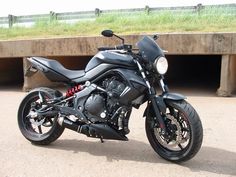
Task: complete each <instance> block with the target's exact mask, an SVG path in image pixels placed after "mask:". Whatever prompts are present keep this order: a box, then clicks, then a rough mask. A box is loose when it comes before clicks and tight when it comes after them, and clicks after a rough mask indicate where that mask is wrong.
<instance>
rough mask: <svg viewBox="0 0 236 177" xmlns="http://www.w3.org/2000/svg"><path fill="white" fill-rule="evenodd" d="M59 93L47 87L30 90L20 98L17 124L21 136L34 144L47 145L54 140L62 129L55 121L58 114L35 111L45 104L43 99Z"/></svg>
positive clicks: (53, 96) (56, 95)
mask: <svg viewBox="0 0 236 177" xmlns="http://www.w3.org/2000/svg"><path fill="white" fill-rule="evenodd" d="M60 95H61V93H60V92H58V91H56V90H52V89H49V88H40V89H36V90H32V91H31V92H30V93H29V94H28V95H26V97H25V98H24V99H23V100H22V102H21V104H20V107H19V110H18V126H19V128H20V131H21V133H22V134H23V136H24V137H25V138H26V139H27V140H29V141H31V142H32V143H34V144H39V145H47V144H50V143H51V142H53V141H55V140H56V139H57V138H59V137H60V135H61V134H62V133H63V131H64V127H62V126H60V125H59V124H58V122H57V118H58V115H55V116H39V115H38V114H37V112H38V111H39V110H42V109H43V108H44V107H45V106H46V105H45V104H44V102H42V97H43V99H52V98H55V97H58V96H60Z"/></svg>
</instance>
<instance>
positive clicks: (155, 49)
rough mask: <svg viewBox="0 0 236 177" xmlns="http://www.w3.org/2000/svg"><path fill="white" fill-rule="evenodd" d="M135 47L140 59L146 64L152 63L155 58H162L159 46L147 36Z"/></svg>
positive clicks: (162, 54)
mask: <svg viewBox="0 0 236 177" xmlns="http://www.w3.org/2000/svg"><path fill="white" fill-rule="evenodd" d="M137 47H138V48H139V51H140V54H141V55H142V58H143V59H144V60H145V61H146V62H148V63H149V62H151V63H154V61H155V60H156V58H159V57H164V56H165V55H164V53H163V50H162V49H161V48H160V47H159V45H158V44H157V43H156V42H155V41H154V40H153V39H152V38H151V37H149V36H144V37H143V38H142V39H141V40H140V41H139V42H138V43H137Z"/></svg>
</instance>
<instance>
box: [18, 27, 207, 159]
mask: <svg viewBox="0 0 236 177" xmlns="http://www.w3.org/2000/svg"><path fill="white" fill-rule="evenodd" d="M102 35H103V36H105V37H112V36H115V37H118V38H119V39H121V40H122V45H119V46H116V47H113V48H110V47H101V48H98V50H99V52H98V53H97V54H96V55H95V56H94V57H93V58H92V59H91V60H90V61H89V63H88V64H87V66H86V68H85V70H79V71H76V70H68V69H66V68H64V67H63V66H62V65H61V64H60V63H59V62H57V61H55V60H50V59H46V58H42V57H30V58H28V60H29V61H30V62H31V67H29V69H28V71H27V73H26V75H28V76H30V75H32V74H34V73H35V72H37V71H38V70H40V71H42V72H43V73H44V74H45V75H46V77H47V78H48V79H50V80H51V81H53V82H61V83H64V84H66V85H67V86H69V89H68V91H67V92H66V94H64V95H63V94H62V93H61V92H60V91H58V90H54V89H50V88H44V87H41V88H36V89H34V90H32V91H31V92H29V93H28V94H27V95H26V96H25V98H24V99H23V100H22V102H21V104H20V107H19V110H18V125H19V128H20V130H21V133H22V134H23V135H24V137H25V138H26V139H28V140H29V141H31V142H32V143H33V144H38V145H47V144H49V143H51V142H53V141H55V140H56V139H57V138H58V137H60V135H61V134H62V133H63V131H64V129H65V128H68V129H71V130H74V131H76V132H78V133H82V134H85V135H87V136H88V137H93V138H100V139H101V142H103V140H104V139H113V140H123V141H127V140H128V138H127V137H126V135H127V134H128V133H129V132H130V130H129V126H128V125H129V118H130V115H131V111H132V108H133V107H134V108H136V109H138V108H139V107H140V105H142V104H143V103H146V102H147V107H146V110H145V111H144V114H143V117H146V123H145V124H146V125H145V128H146V134H147V138H148V140H149V142H150V144H151V146H152V148H153V149H154V150H155V151H156V152H157V153H158V154H159V155H160V156H161V157H163V158H164V159H166V160H169V161H173V162H183V161H186V160H189V159H191V158H192V157H193V156H194V155H195V154H196V153H197V152H198V151H199V149H200V147H201V144H202V139H203V129H202V124H201V121H200V118H199V116H198V114H197V112H196V111H195V110H194V108H193V107H192V106H191V105H190V104H189V103H188V102H186V101H185V99H186V97H185V96H183V95H180V94H176V93H170V92H169V90H168V87H167V85H166V84H165V83H164V81H163V80H164V74H165V73H166V72H167V69H168V63H167V60H166V58H165V55H164V51H163V50H162V49H161V48H160V47H159V46H158V44H157V43H156V42H155V40H157V38H158V36H157V35H154V36H153V37H149V36H145V37H143V38H142V39H141V40H140V41H139V42H138V43H137V49H132V45H127V44H125V43H124V39H123V38H121V37H120V36H117V35H116V34H114V33H113V32H112V31H111V30H104V31H103V32H102ZM158 87H159V88H160V90H161V93H160V95H157V94H156V91H157V89H158ZM134 148H135V147H134Z"/></svg>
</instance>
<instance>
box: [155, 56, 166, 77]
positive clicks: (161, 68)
mask: <svg viewBox="0 0 236 177" xmlns="http://www.w3.org/2000/svg"><path fill="white" fill-rule="evenodd" d="M154 67H155V68H156V70H157V72H158V73H159V74H162V75H163V74H165V73H166V72H167V69H168V62H167V59H166V58H165V57H160V58H157V59H156V60H155V62H154Z"/></svg>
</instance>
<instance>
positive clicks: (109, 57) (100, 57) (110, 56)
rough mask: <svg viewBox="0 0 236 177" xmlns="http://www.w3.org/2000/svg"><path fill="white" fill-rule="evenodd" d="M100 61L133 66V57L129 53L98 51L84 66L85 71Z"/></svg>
mask: <svg viewBox="0 0 236 177" xmlns="http://www.w3.org/2000/svg"><path fill="white" fill-rule="evenodd" d="M102 63H107V64H114V65H121V66H126V67H134V66H135V63H134V61H133V57H132V56H130V55H127V54H123V53H118V52H115V51H100V52H98V53H97V54H96V55H95V56H94V57H93V58H92V59H91V60H90V61H89V63H88V64H87V66H86V68H85V72H88V71H90V70H91V69H93V68H95V67H96V66H98V65H100V64H102Z"/></svg>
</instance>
